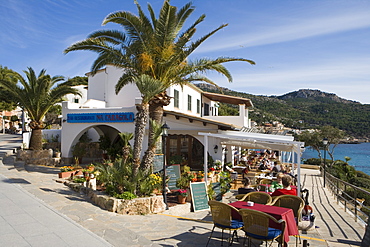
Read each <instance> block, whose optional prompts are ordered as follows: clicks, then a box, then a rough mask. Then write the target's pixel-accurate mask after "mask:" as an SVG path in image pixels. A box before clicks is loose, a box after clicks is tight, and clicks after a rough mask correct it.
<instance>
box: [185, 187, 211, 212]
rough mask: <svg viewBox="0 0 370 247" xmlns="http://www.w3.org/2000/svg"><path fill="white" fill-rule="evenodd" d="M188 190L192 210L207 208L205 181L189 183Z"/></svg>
mask: <svg viewBox="0 0 370 247" xmlns="http://www.w3.org/2000/svg"><path fill="white" fill-rule="evenodd" d="M190 191H191V198H192V200H191V202H192V203H193V208H194V212H196V211H200V210H206V209H209V205H208V195H207V188H206V183H205V182H196V183H190Z"/></svg>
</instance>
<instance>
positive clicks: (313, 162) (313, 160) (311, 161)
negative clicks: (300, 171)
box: [303, 158, 321, 166]
mask: <svg viewBox="0 0 370 247" xmlns="http://www.w3.org/2000/svg"><path fill="white" fill-rule="evenodd" d="M303 163H304V164H309V165H317V166H319V165H321V160H320V159H318V158H310V159H307V160H305V161H304V162H303Z"/></svg>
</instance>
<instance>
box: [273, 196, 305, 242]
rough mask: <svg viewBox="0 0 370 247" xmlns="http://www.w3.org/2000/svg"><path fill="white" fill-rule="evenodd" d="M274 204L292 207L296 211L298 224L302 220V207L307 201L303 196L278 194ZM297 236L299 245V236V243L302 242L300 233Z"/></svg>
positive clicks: (295, 215)
mask: <svg viewBox="0 0 370 247" xmlns="http://www.w3.org/2000/svg"><path fill="white" fill-rule="evenodd" d="M272 205H273V206H277V207H283V208H290V209H292V210H293V213H294V217H295V218H296V219H297V225H298V222H300V221H301V220H302V209H303V207H304V205H305V203H304V201H303V199H302V198H301V197H299V196H293V195H281V196H276V197H274V200H273V202H272ZM296 237H297V239H296V246H297V245H298V243H297V240H298V238H299V243H301V236H300V235H299V234H298V236H296Z"/></svg>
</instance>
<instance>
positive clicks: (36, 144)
mask: <svg viewBox="0 0 370 247" xmlns="http://www.w3.org/2000/svg"><path fill="white" fill-rule="evenodd" d="M23 72H24V73H25V74H26V78H23V77H22V76H21V75H20V74H18V73H16V78H17V79H18V81H19V83H20V85H19V84H15V83H12V82H10V81H7V80H0V85H1V86H2V87H3V88H5V89H6V90H7V93H8V94H9V95H10V96H11V97H13V98H14V99H15V100H16V101H17V103H18V105H19V106H20V107H21V108H23V109H24V110H25V111H27V113H28V116H29V117H30V119H31V122H30V124H29V126H30V128H31V129H32V135H31V140H30V149H34V150H41V149H42V129H43V128H44V127H45V126H44V122H43V119H44V116H45V114H46V113H47V112H48V110H49V109H50V108H51V107H52V106H53V105H55V104H56V103H59V102H62V101H63V97H64V96H65V95H66V94H80V93H79V92H78V91H77V90H76V89H73V88H71V87H70V86H69V83H68V82H64V83H59V84H57V83H58V82H61V81H63V80H64V77H62V76H54V77H51V76H50V75H47V74H46V70H44V69H43V70H41V71H40V73H39V74H38V75H37V76H36V74H35V71H34V70H33V69H32V68H30V67H29V68H28V71H26V70H25V71H23Z"/></svg>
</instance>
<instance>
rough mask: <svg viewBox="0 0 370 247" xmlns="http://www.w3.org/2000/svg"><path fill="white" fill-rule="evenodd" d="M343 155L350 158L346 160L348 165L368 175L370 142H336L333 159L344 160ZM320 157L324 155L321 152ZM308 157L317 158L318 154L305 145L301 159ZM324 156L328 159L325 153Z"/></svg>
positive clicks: (369, 171)
mask: <svg viewBox="0 0 370 247" xmlns="http://www.w3.org/2000/svg"><path fill="white" fill-rule="evenodd" d="M345 156H348V157H350V158H351V160H350V161H349V162H348V164H349V165H351V166H353V167H355V169H356V170H358V171H362V172H364V173H366V174H368V175H370V164H369V163H370V143H368V142H364V143H360V144H338V146H337V147H336V148H335V149H334V160H345V159H344V157H345ZM322 157H324V155H323V152H322ZM309 158H318V155H317V152H316V151H315V150H313V149H311V148H309V147H306V149H305V151H304V152H303V154H302V159H309ZM326 158H327V159H330V156H329V155H328V154H327V155H326Z"/></svg>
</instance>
